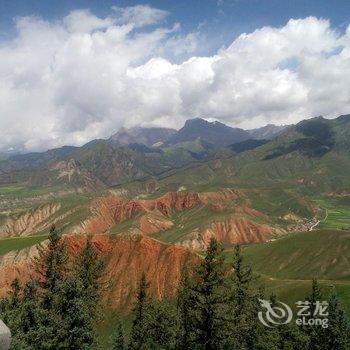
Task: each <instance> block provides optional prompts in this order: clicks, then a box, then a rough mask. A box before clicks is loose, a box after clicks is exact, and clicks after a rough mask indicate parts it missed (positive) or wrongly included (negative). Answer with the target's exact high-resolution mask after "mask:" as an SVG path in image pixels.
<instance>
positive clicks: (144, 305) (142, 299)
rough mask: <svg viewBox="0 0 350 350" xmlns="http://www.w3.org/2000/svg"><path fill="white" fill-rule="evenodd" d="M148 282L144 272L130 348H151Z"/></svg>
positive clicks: (142, 349)
mask: <svg viewBox="0 0 350 350" xmlns="http://www.w3.org/2000/svg"><path fill="white" fill-rule="evenodd" d="M148 286H149V285H148V283H147V281H146V276H145V274H142V277H141V280H140V284H139V287H138V291H137V295H136V304H135V307H134V309H133V313H134V320H133V323H132V328H131V335H130V343H129V349H132V350H148V349H150V348H151V342H150V338H149V333H148V331H149V303H148V298H147V288H148Z"/></svg>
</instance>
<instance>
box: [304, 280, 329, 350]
mask: <svg viewBox="0 0 350 350" xmlns="http://www.w3.org/2000/svg"><path fill="white" fill-rule="evenodd" d="M323 299H324V296H323V293H322V290H321V287H320V285H319V284H318V282H317V280H316V279H313V280H312V285H311V293H310V295H309V296H308V297H307V298H306V301H307V302H308V303H309V309H308V313H309V315H308V316H305V318H306V321H307V322H309V320H310V319H313V318H314V317H315V316H314V314H315V310H316V303H317V302H321V301H323ZM302 329H303V331H304V333H305V335H307V336H308V337H309V339H310V341H309V350H320V349H325V348H324V345H325V329H324V328H322V327H321V326H319V325H306V326H304V327H302Z"/></svg>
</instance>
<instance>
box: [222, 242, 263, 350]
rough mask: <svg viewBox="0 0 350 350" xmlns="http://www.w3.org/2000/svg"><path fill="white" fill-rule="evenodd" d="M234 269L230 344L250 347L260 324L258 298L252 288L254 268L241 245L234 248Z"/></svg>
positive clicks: (235, 346)
mask: <svg viewBox="0 0 350 350" xmlns="http://www.w3.org/2000/svg"><path fill="white" fill-rule="evenodd" d="M232 270H233V272H232V282H231V283H232V284H231V303H230V304H231V307H230V309H231V315H230V316H231V327H230V328H231V332H230V337H229V344H230V346H231V347H233V348H235V349H236V348H237V349H241V348H242V349H244V348H250V347H252V346H253V345H254V344H253V343H254V342H255V341H256V339H255V331H256V327H257V326H258V324H257V314H256V315H255V314H254V311H255V310H256V308H255V306H256V307H257V305H256V302H257V300H256V299H254V296H253V294H252V291H251V289H250V283H251V281H252V279H253V274H252V269H251V267H250V266H248V265H245V264H244V262H243V256H242V252H241V247H240V246H239V245H236V246H235V248H234V255H233V263H232Z"/></svg>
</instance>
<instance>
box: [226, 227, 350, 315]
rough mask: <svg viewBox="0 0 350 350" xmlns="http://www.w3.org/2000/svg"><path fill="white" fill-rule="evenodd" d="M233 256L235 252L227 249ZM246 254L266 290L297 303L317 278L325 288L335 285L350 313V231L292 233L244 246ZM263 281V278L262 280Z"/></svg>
mask: <svg viewBox="0 0 350 350" xmlns="http://www.w3.org/2000/svg"><path fill="white" fill-rule="evenodd" d="M226 253H227V255H228V257H230V255H231V252H230V251H227V252H226ZM244 256H245V259H246V261H247V262H249V263H250V264H251V265H252V266H253V268H254V271H255V272H257V273H258V274H259V275H260V276H261V279H260V281H261V283H262V284H263V285H265V287H266V294H267V295H268V294H270V293H275V294H277V295H278V297H279V298H280V299H281V300H282V301H285V302H288V303H290V304H293V303H294V302H295V301H297V300H303V299H304V298H305V296H306V295H307V294H308V293H309V291H310V286H311V279H312V278H317V279H318V280H319V281H320V283H321V285H322V286H323V287H324V288H325V290H330V288H331V287H333V286H334V287H335V288H336V290H337V292H338V294H339V296H340V298H341V300H342V302H343V304H344V307H345V309H346V311H347V313H348V314H349V315H350V232H349V231H336V230H319V231H312V232H304V233H296V234H291V235H289V236H287V237H284V238H281V239H278V240H276V241H273V242H268V243H264V244H255V245H249V246H246V247H245V248H244ZM259 283H260V282H259Z"/></svg>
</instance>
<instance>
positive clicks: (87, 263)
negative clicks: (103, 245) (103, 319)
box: [75, 237, 104, 308]
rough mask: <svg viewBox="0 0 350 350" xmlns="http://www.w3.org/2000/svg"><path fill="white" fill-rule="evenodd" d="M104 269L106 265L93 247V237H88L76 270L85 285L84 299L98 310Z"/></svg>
mask: <svg viewBox="0 0 350 350" xmlns="http://www.w3.org/2000/svg"><path fill="white" fill-rule="evenodd" d="M103 269H104V263H103V261H102V260H101V259H100V257H99V255H98V253H97V251H96V248H95V247H94V246H93V244H92V242H91V237H88V238H87V240H86V244H85V246H84V248H83V249H82V250H81V252H80V254H79V256H78V258H77V262H76V268H75V270H76V275H77V277H78V278H79V279H80V280H81V282H82V284H83V289H84V299H85V300H86V302H87V303H88V304H89V305H88V306H89V307H91V308H92V307H94V308H96V305H97V304H98V300H99V293H100V291H101V276H102V272H103Z"/></svg>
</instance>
